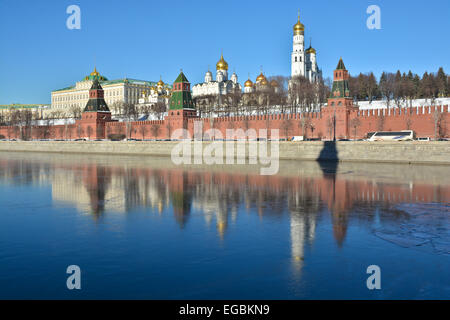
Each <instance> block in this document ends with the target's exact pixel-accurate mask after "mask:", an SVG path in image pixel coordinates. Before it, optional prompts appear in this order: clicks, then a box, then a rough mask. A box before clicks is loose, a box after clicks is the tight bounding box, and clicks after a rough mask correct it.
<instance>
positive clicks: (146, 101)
mask: <svg viewBox="0 0 450 320" xmlns="http://www.w3.org/2000/svg"><path fill="white" fill-rule="evenodd" d="M170 95H171V90H170V88H169V87H168V86H166V85H165V84H164V82H163V81H162V80H161V79H160V80H159V81H158V83H157V84H156V86H152V87H150V90H148V91H147V90H144V91H142V95H141V97H140V98H139V104H138V107H142V106H149V107H153V106H155V105H156V104H158V103H164V104H165V105H166V106H168V104H169V99H170Z"/></svg>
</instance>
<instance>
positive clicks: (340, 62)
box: [336, 58, 346, 70]
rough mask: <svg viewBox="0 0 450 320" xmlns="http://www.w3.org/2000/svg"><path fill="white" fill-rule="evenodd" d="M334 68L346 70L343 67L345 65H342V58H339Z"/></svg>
mask: <svg viewBox="0 0 450 320" xmlns="http://www.w3.org/2000/svg"><path fill="white" fill-rule="evenodd" d="M336 70H346V69H345V65H344V61H343V60H342V58H341V59H339V63H338V65H337V67H336Z"/></svg>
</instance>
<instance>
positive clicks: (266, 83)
mask: <svg viewBox="0 0 450 320" xmlns="http://www.w3.org/2000/svg"><path fill="white" fill-rule="evenodd" d="M268 84H269V83H268V82H267V79H266V78H264V79H263V80H262V81H261V85H262V86H267V85H268Z"/></svg>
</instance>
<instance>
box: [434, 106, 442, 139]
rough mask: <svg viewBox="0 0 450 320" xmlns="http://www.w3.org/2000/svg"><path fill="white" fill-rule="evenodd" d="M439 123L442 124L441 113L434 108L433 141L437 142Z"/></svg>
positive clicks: (439, 131)
mask: <svg viewBox="0 0 450 320" xmlns="http://www.w3.org/2000/svg"><path fill="white" fill-rule="evenodd" d="M441 122H442V113H441V110H439V108H437V107H435V109H434V113H433V123H434V139H435V140H438V139H440V138H441V131H442V130H441Z"/></svg>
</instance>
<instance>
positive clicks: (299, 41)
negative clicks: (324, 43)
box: [291, 13, 322, 82]
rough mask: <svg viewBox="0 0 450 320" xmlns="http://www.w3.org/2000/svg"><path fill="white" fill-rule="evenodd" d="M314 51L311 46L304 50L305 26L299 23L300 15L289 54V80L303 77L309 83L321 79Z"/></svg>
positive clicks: (320, 71)
mask: <svg viewBox="0 0 450 320" xmlns="http://www.w3.org/2000/svg"><path fill="white" fill-rule="evenodd" d="M316 53H317V52H316V49H314V48H313V47H312V46H311V44H310V45H309V48H308V49H306V50H305V26H304V25H303V23H301V22H300V13H299V14H298V20H297V23H296V24H295V25H294V38H293V50H292V54H291V78H292V79H295V78H296V77H305V78H307V79H308V80H309V81H310V82H318V81H319V80H320V79H321V78H322V70H320V69H319V67H318V65H317V57H316Z"/></svg>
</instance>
